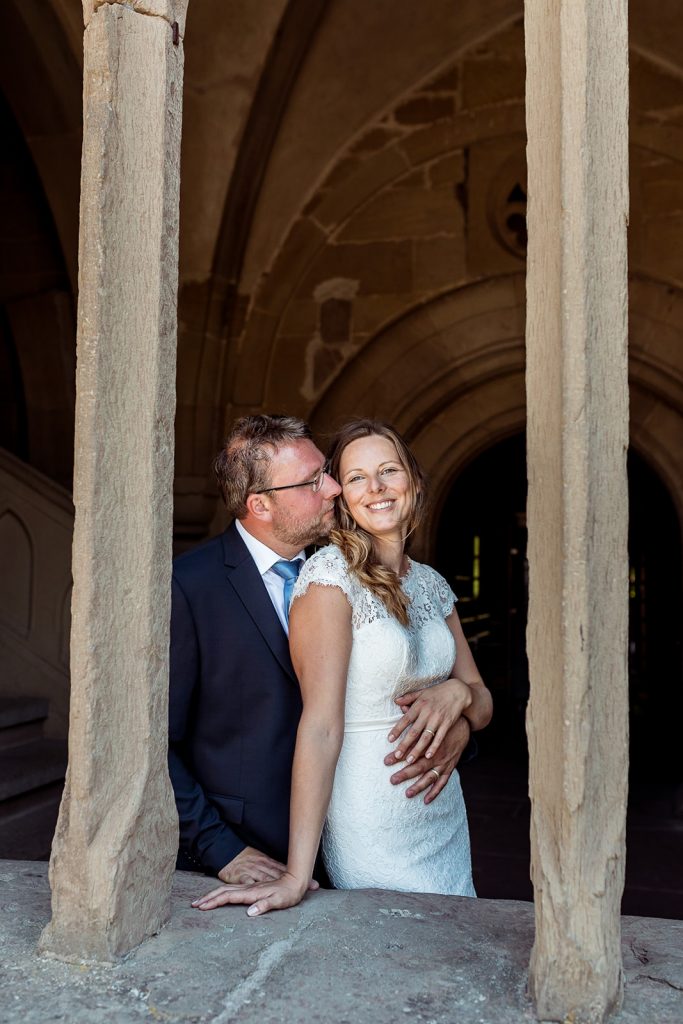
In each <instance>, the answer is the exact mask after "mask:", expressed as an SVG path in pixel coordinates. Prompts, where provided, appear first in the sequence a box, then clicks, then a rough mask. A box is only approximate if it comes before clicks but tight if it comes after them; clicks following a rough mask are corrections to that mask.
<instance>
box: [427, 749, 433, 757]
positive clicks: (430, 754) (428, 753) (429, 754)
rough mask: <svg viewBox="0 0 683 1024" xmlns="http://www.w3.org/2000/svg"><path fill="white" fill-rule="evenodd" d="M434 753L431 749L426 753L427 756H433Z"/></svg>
mask: <svg viewBox="0 0 683 1024" xmlns="http://www.w3.org/2000/svg"><path fill="white" fill-rule="evenodd" d="M432 753H433V752H432V751H431V750H428V751H427V753H426V754H425V757H431V756H432Z"/></svg>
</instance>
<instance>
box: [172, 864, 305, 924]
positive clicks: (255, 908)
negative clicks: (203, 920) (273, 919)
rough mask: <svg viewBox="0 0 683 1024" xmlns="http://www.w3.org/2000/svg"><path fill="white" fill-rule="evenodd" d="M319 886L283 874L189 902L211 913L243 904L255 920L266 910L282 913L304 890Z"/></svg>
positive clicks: (225, 888) (223, 887)
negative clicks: (227, 906) (218, 908)
mask: <svg viewBox="0 0 683 1024" xmlns="http://www.w3.org/2000/svg"><path fill="white" fill-rule="evenodd" d="M319 888H320V886H319V885H318V883H317V882H316V881H314V880H313V879H311V880H310V881H309V882H308V884H306V882H302V881H301V880H300V879H298V878H295V877H294V875H290V874H289V872H285V874H284V875H282V876H281V877H280V878H277V879H274V880H273V881H270V882H261V883H259V884H258V885H220V886H218V888H217V889H212V890H211V892H208V893H207V894H206V896H201V897H200V898H199V899H196V900H193V901H192V906H193V907H196V908H197V910H215V909H216V907H224V906H226V905H231V904H238V905H239V904H243V905H247V906H248V907H249V909H248V910H247V914H248V915H249V917H258V916H259V915H261V914H266V913H268V911H269V910H284V909H285V908H286V907H294V906H296V905H297V903H300V902H301V900H302V899H303V898H304V896H305V894H306V892H307V891H314V890H315V889H319Z"/></svg>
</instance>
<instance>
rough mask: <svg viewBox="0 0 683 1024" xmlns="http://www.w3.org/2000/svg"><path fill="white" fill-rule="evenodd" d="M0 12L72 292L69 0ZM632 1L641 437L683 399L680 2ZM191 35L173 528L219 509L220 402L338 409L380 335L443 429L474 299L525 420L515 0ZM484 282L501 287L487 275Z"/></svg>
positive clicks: (381, 346)
mask: <svg viewBox="0 0 683 1024" xmlns="http://www.w3.org/2000/svg"><path fill="white" fill-rule="evenodd" d="M4 14H5V20H6V24H5V31H4V33H3V35H2V37H1V38H0V88H2V91H3V92H4V94H5V97H6V99H7V101H8V104H9V106H10V107H11V109H12V111H13V114H14V116H15V118H16V120H17V122H18V124H19V126H20V128H21V130H22V132H23V134H24V137H25V139H26V141H27V144H28V146H29V149H30V152H31V154H32V156H33V159H34V162H35V165H36V168H37V171H38V174H39V178H40V181H41V182H42V187H43V190H44V192H45V196H46V198H47V202H48V205H49V208H50V210H51V212H52V217H53V220H54V224H55V230H56V234H57V237H58V239H59V242H60V244H61V247H62V251H63V253H64V259H65V264H66V267H67V271H68V275H69V279H70V281H71V288H72V291H73V292H74V294H75V291H76V262H77V260H76V255H77V232H78V202H77V201H78V189H79V156H80V118H81V111H80V88H81V87H80V62H81V44H82V26H81V15H80V10H79V5H78V4H76V3H73V2H72V0H7V3H6V4H5V7H4ZM630 20H631V74H632V144H633V145H632V167H631V189H632V215H631V230H630V243H631V271H632V274H633V275H634V277H635V279H636V280H635V282H634V287H633V288H632V303H634V308H633V313H634V316H633V320H632V325H633V328H632V343H633V351H634V361H633V374H634V392H633V398H634V406H633V410H634V414H636V413H637V416H634V424H635V430H636V433H638V431H641V433H642V432H643V431H645V433H642V436H643V437H645V435H646V434H647V433H648V432H647V431H646V430H645V423H646V421H647V422H654V420H656V419H657V416H661V415H663V414H662V412H661V408H662V407H663V404H664V405H667V403H668V405H667V407H674V408H676V409H678V408H679V398H678V397H676V396H677V395H678V391H677V388H679V383H678V382H679V381H680V379H681V374H682V373H683V367H681V366H680V365H679V359H680V356H679V353H680V352H681V351H682V349H683V346H681V345H680V344H679V343H678V342H674V341H672V335H671V331H672V330H673V331H674V332H676V331H678V330H679V329H680V328H679V325H678V314H677V310H678V308H679V305H680V302H679V299H678V293H679V289H681V288H683V266H682V259H683V256H682V253H681V246H680V243H679V239H680V237H681V228H682V227H683V224H682V223H681V217H682V216H683V213H682V211H683V122H682V118H683V114H682V113H681V111H683V61H682V60H681V57H680V55H681V53H683V15H682V14H681V12H680V5H679V3H678V2H677V0H653V2H648V3H646V2H645V0H632V2H631V4H630ZM185 53H186V74H185V98H184V133H183V153H182V186H181V188H182V191H181V245H180V250H181V251H180V290H179V300H180V303H179V307H180V308H179V359H178V414H177V458H176V468H177V479H176V490H177V495H176V509H177V512H176V515H177V520H178V524H179V526H180V527H181V529H186V530H187V533H188V536H189V535H191V534H198V533H201V532H202V531H203V530H205V529H206V527H207V524H208V522H209V521H210V519H211V516H212V515H213V509H214V508H215V498H214V495H213V489H212V487H211V486H210V484H209V483H208V475H207V467H208V465H209V462H210V458H211V453H212V452H213V450H214V448H215V447H216V445H217V443H218V441H219V440H220V436H221V433H222V431H223V429H224V427H225V424H226V421H230V420H231V419H232V418H233V417H234V415H236V414H238V413H239V412H241V411H245V410H248V409H252V408H260V407H261V406H263V407H273V406H280V407H284V406H286V407H287V408H290V409H292V410H293V411H297V412H300V413H302V414H304V415H309V416H312V417H313V418H314V420H315V422H316V423H317V424H318V425H319V426H320V427H321V428H324V427H326V426H329V420H330V416H331V412H330V413H329V415H328V412H326V410H335V415H342V414H343V408H342V407H345V403H348V402H349V401H350V400H351V399H350V397H349V396H350V395H352V394H353V384H352V382H353V381H354V380H355V379H356V378H357V377H358V374H359V373H360V374H361V377H362V378H363V380H364V382H365V385H366V387H365V392H366V393H368V390H370V391H372V386H371V381H372V379H373V378H372V377H371V376H368V374H369V373H371V368H372V367H382V366H383V367H385V370H384V371H383V372H384V373H385V375H386V358H387V357H386V353H387V352H392V351H395V352H396V358H398V352H399V351H401V352H402V353H403V354H402V356H401V365H400V366H398V367H396V369H395V370H394V371H392V372H393V373H394V376H396V377H397V384H396V391H397V401H398V400H399V393H400V392H401V390H402V387H403V385H402V384H401V383H400V380H399V379H398V378H401V379H403V380H410V379H412V377H413V376H414V375H416V374H417V377H416V379H417V378H419V379H420V380H421V381H422V385H421V387H423V388H425V389H426V390H425V398H424V401H422V400H421V401H419V402H416V403H415V410H416V411H415V414H414V418H413V422H412V423H410V422H408V419H406V415H407V414H406V408H407V407H406V406H405V403H404V405H401V406H400V409H403V410H404V411H403V412H400V409H399V406H398V405H397V406H396V409H394V410H393V414H394V415H399V413H400V415H399V418H401V420H402V425H403V426H404V428H405V429H406V430H408V431H409V432H410V431H412V432H413V433H414V434H415V437H417V436H418V433H419V431H420V429H421V428H420V423H423V422H424V420H425V416H428V417H431V419H432V421H434V418H435V417H437V418H438V416H440V415H443V416H444V417H445V419H444V423H443V429H445V430H446V429H447V430H451V431H452V430H455V429H456V426H455V425H454V423H453V422H451V420H452V417H451V414H450V413H449V412H448V410H449V408H450V406H451V405H452V395H453V388H454V387H456V385H455V383H454V382H455V380H456V378H457V379H458V380H460V378H461V377H463V374H464V378H463V379H471V380H473V379H474V377H476V375H477V374H476V372H475V369H476V368H475V364H474V363H471V364H470V370H468V371H467V372H465V370H464V369H463V367H464V364H463V363H462V361H461V359H460V356H461V355H462V354H463V353H461V351H460V348H461V347H460V346H459V344H458V343H457V338H458V337H460V336H461V335H462V332H463V330H464V328H462V327H461V326H460V327H457V329H456V327H455V326H454V325H455V324H462V323H463V322H464V320H465V319H466V318H467V317H466V309H467V301H469V300H471V301H472V302H475V303H476V302H482V301H484V299H483V298H482V297H483V296H488V297H489V299H490V300H491V302H493V306H491V307H490V308H487V309H485V310H483V311H482V310H479V311H478V312H477V311H476V310H475V314H474V315H475V317H476V316H479V315H480V313H482V314H485V318H486V316H488V321H487V322H488V327H486V328H484V327H482V331H483V334H482V337H489V334H487V331H488V332H489V333H490V331H491V330H492V329H493V328H492V325H493V324H495V323H499V327H498V328H496V330H497V331H498V337H497V339H495V344H499V345H502V346H503V348H504V349H505V351H508V352H509V351H510V348H509V346H510V345H512V344H513V342H512V340H511V338H512V337H513V336H514V345H515V346H516V351H517V353H518V354H517V355H516V356H514V358H513V359H512V363H514V364H515V366H514V368H513V366H512V363H510V365H509V372H510V374H511V376H509V377H505V374H506V373H507V372H508V371H507V370H505V371H504V366H503V364H504V363H505V359H506V358H507V357H505V358H504V359H503V360H502V362H501V366H500V370H501V374H502V377H501V381H502V380H503V379H508V380H509V381H512V380H513V379H514V380H516V382H517V383H516V384H515V385H514V387H512V384H510V386H509V387H508V389H507V392H506V394H507V396H508V397H507V398H506V402H507V403H508V404H507V408H508V412H507V413H505V412H504V410H503V409H502V407H501V408H499V409H498V410H497V411H496V410H493V409H491V410H489V412H490V416H489V418H490V419H491V422H493V419H494V418H495V415H497V414H498V413H500V415H501V416H502V417H503V419H502V420H501V421H500V422H501V423H503V422H505V423H508V427H505V428H503V427H502V426H501V427H500V429H501V430H502V429H512V427H511V426H510V425H509V424H511V423H512V419H515V417H516V419H515V422H517V421H519V422H521V423H523V393H522V383H521V381H522V377H521V375H520V370H519V368H518V366H517V364H519V365H520V366H521V365H523V288H521V286H518V285H514V287H512V288H511V287H510V282H512V281H521V280H523V270H524V260H523V255H524V237H523V218H524V201H525V194H524V192H525V188H526V183H525V177H524V114H523V90H524V55H523V31H522V2H521V0H489V2H487V3H485V4H483V3H481V0H458V2H454V0H429V3H427V4H425V3H419V4H417V3H415V4H411V3H402V4H396V3H395V2H394V0H374V2H373V3H372V4H368V3H367V2H366V0H333V2H330V0H289V2H287V0H259V2H258V3H253V0H194V2H192V3H190V7H189V14H188V20H187V33H186V40H185ZM486 281H489V282H491V284H490V288H489V289H488V290H487V289H486V288H484V289H483V290H479V289H478V288H477V287H475V286H478V285H479V284H481V283H484V282H486ZM506 281H507V282H508V284H506V283H505V282H506ZM456 293H458V294H457V300H456ZM449 296H453V303H454V304H449V303H450V302H451V300H450V299H449V298H448V297H449ZM468 296H469V300H468V298H467V297H468ZM505 296H507V298H504V297H505ZM510 296H514V301H512V304H510V302H511V300H510ZM667 296H668V298H667ZM494 297H497V298H495V301H494ZM499 300H500V301H499ZM486 301H488V299H486ZM496 303H498V304H496ZM501 303H502V305H501ZM456 307H457V313H456V312H454V310H455V309H456ZM446 309H448V310H449V313H448V316H449V317H450V316H451V315H452V316H454V317H455V319H454V320H453V321H452V324H451V327H452V329H451V332H450V334H449V335H448V336H447V337H448V339H449V340H447V341H446V342H443V341H442V342H441V343H439V344H440V351H441V353H442V356H441V360H440V362H438V361H437V362H438V365H435V366H434V367H433V374H432V377H431V378H430V379H429V380H427V379H426V378H425V373H426V368H427V360H426V353H427V352H428V351H429V344H430V343H427V344H426V345H421V344H419V343H418V342H419V341H420V340H425V335H424V332H425V331H426V330H427V328H426V326H425V325H426V320H427V318H428V317H429V316H431V317H432V318H433V319H434V320H435V321H437V323H436V326H435V332H436V334H435V335H434V336H435V337H436V336H438V335H439V331H442V325H441V321H439V315H442V314H443V311H444V310H446ZM506 309H507V310H508V313H507V314H506V313H505V310H506ZM420 310H422V311H423V312H422V313H420ZM439 311H441V314H440V313H439ZM506 316H507V321H506V323H505V324H503V323H502V321H501V317H502V318H503V320H505V317H506ZM662 324H666V329H664V328H663V327H662ZM408 330H412V332H413V333H414V334H415V332H423V333H422V335H420V338H417V335H416V343H415V344H414V345H412V346H406V345H405V343H404V341H401V338H403V339H404V340H405V336H406V332H407V331H408ZM442 333H443V332H442ZM430 336H431V335H430ZM454 338H455V339H456V342H454V340H453V339H454ZM491 343H492V344H493V341H492V342H491ZM393 346H395V348H394V347H393ZM482 346H483V347H482V350H481V352H479V353H478V355H477V359H478V358H479V357H481V358H482V359H483V360H484V362H482V363H481V368H482V372H483V367H484V366H485V365H488V364H487V363H486V360H487V359H488V358H489V356H490V353H489V354H488V355H486V353H485V348H486V346H485V345H484V343H483V342H482ZM505 346H508V347H507V348H505ZM438 347H439V346H437V348H438ZM465 347H466V346H465ZM434 351H435V349H434V348H432V353H433V352H434ZM501 351H502V349H501ZM380 352H381V353H384V355H381V356H379V355H378V353H380ZM463 352H464V350H463ZM409 353H412V355H410V354H409ZM422 356H425V359H424V360H423V359H422ZM473 358H474V357H473ZM501 358H502V357H501ZM511 358H512V357H511ZM520 359H521V360H522V363H520ZM411 360H412V361H411ZM646 364H647V366H648V367H649V369H647V370H646V369H645V365H646ZM366 367H367V368H368V370H367V372H366V369H365V368H366ZM418 370H419V372H418ZM470 371H471V372H470ZM372 372H374V370H372ZM378 372H379V371H378ZM477 372H478V371H477ZM468 374H469V376H468ZM472 374H474V376H472ZM454 375H455V377H454ZM655 377H656V379H657V382H658V384H657V388H655V385H654V380H655ZM439 381H441V382H442V384H441V385H439V383H438V382H439ZM663 382H664V383H663ZM501 386H502V384H501ZM439 387H441V391H439ZM457 387H460V385H459V384H458V385H457ZM377 388H378V389H379V390H380V391H381V392H382V394H383V395H385V398H384V399H382V402H379V403H378V405H377V408H378V409H380V410H381V411H382V412H383V414H384V415H391V414H392V407H391V401H390V399H389V398H388V397H387V395H388V394H389V392H387V387H386V381H385V380H379V382H378V384H377ZM515 389H516V390H515ZM653 389H654V390H653ZM657 389H658V390H657ZM662 389H664V392H665V398H666V401H664V399H663V398H662V394H663V393H664V392H663V391H662ZM389 390H391V389H389ZM456 390H457V388H456ZM674 392H675V393H674ZM483 394H484V393H483V392H482V393H481V395H480V396H479V399H481V400H482V401H483ZM344 396H346V397H344ZM427 396H429V398H427ZM657 396H659V397H657ZM469 397H470V399H471V400H472V399H473V397H474V392H470V394H469ZM479 399H477V401H479ZM501 400H502V399H501ZM491 401H493V399H491ZM399 404H400V403H399ZM513 406H514V407H515V408H516V409H517V413H516V414H515V417H512V419H510V417H511V416H512V413H511V410H512V408H513ZM655 409H658V410H660V411H659V412H657V413H656V414H655V412H654V411H653V410H655ZM340 410H341V411H340ZM425 410H428V412H426V411H425ZM348 411H354V410H350V409H349V410H348ZM356 411H359V410H356ZM506 417H507V419H506ZM652 417H654V420H653V419H652ZM404 419H405V422H403V421H404ZM680 420H681V417H680V415H679V414H678V413H677V415H676V423H677V424H680ZM518 426H519V423H518ZM515 429H517V428H515ZM672 429H673V428H672V427H671V425H669V427H667V431H668V433H667V437H668V438H669V440H668V441H667V443H666V447H670V446H671V444H672V443H673V439H674V436H675V430H674V432H673V433H672V432H671V431H672ZM677 429H679V428H678V427H676V430H677ZM648 436H649V435H648ZM492 439H493V434H492V435H491V437H490V438H489V441H490V440H492ZM454 443H455V441H454ZM481 443H482V444H485V443H486V438H483V439H482V440H481ZM645 443H646V442H645V441H643V444H645ZM647 443H649V442H647ZM456 449H457V450H459V448H458V445H457V444H455V449H454V450H456ZM659 469H660V471H661V472H664V468H663V466H662V465H661V464H659ZM182 523H184V524H185V526H184V527H183V526H182Z"/></svg>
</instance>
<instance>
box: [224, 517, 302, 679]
mask: <svg viewBox="0 0 683 1024" xmlns="http://www.w3.org/2000/svg"><path fill="white" fill-rule="evenodd" d="M223 549H224V552H225V566H226V570H227V579H228V583H229V585H230V586H232V587H233V588H234V590H235V592H236V593H237V595H238V597H239V599H240V600H241V602H242V604H243V605H244V607H245V608H246V610H247V611H248V612H249V614H250V615H251V617H252V619H253V620H254V623H255V625H256V627H257V629H258V630H259V632H260V633H261V635H262V637H263V639H264V640H265V642H266V643H267V645H268V647H269V648H270V649H271V651H272V652H273V654H274V655H275V657H276V658H277V660H278V661H279V663H280V665H281V666H282V668H283V669H284V670H285V672H286V673H287V675H289V676H290V677H291V679H292V680H293V681H294V682H296V676H295V674H294V669H293V667H292V659H291V658H290V656H289V642H288V640H287V635H286V633H285V631H284V629H283V628H282V625H281V624H280V620H279V619H278V617H277V612H276V611H275V609H274V608H273V602H272V601H271V600H270V596H269V594H268V591H267V590H266V587H265V584H264V582H263V580H262V579H261V574H260V573H259V571H258V569H257V568H256V563H255V562H254V559H253V558H252V557H251V555H250V554H249V551H248V550H247V547H246V545H245V544H244V542H243V541H242V538H241V537H240V535H239V534H238V532H237V530H236V529H235V525H234V523H233V525H232V526H230V527H229V528H228V530H227V531H226V532H225V533H224V534H223Z"/></svg>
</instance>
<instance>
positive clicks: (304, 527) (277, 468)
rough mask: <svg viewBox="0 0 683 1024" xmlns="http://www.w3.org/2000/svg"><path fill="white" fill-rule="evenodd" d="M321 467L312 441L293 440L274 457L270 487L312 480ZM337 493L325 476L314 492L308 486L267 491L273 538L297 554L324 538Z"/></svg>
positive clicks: (332, 521)
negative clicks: (308, 545) (294, 550)
mask: <svg viewBox="0 0 683 1024" xmlns="http://www.w3.org/2000/svg"><path fill="white" fill-rule="evenodd" d="M324 465H325V458H324V456H323V454H322V452H320V451H319V450H318V449H317V448H316V446H315V445H314V444H313V442H312V441H307V440H301V441H293V442H292V443H291V444H289V445H286V446H285V447H283V448H280V449H279V450H278V451H277V452H276V454H275V455H274V457H273V460H272V462H271V469H270V480H269V483H270V486H271V487H284V486H287V485H288V484H298V483H303V482H304V481H305V480H313V479H314V478H315V477H316V476H317V475H318V474H319V473H320V470H321V469H322V468H323V466H324ZM340 491H341V488H340V487H339V484H338V483H337V482H336V481H335V480H333V479H332V477H331V476H328V475H327V474H326V475H325V477H324V478H323V483H322V487H321V488H320V490H319V491H314V490H313V488H312V486H311V485H310V484H307V485H306V486H305V487H292V488H290V489H289V490H286V491H269V492H268V493H267V498H268V501H269V506H270V512H271V516H272V518H271V530H272V533H273V537H274V538H276V539H277V540H278V541H280V542H281V543H282V544H286V545H288V546H291V547H292V548H295V549H296V550H297V551H299V550H300V549H301V548H304V547H306V545H307V544H312V543H313V542H314V541H315V540H318V539H319V538H322V537H327V535H328V534H329V532H330V530H331V529H332V527H333V525H334V499H335V498H336V497H337V495H338V494H339V493H340Z"/></svg>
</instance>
